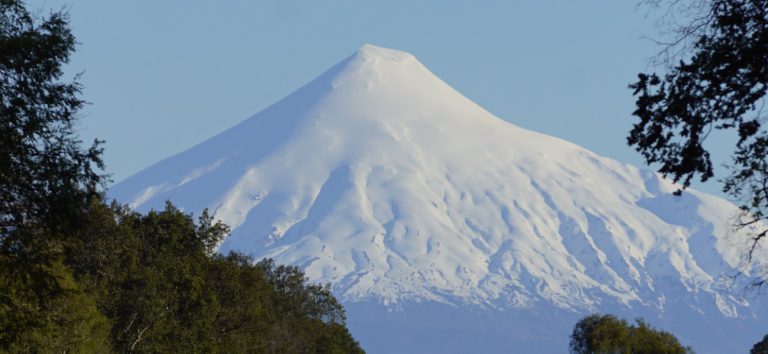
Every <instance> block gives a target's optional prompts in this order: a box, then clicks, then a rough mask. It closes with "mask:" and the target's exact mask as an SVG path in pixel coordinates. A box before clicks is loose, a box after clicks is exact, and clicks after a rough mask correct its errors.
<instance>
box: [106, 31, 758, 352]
mask: <svg viewBox="0 0 768 354" xmlns="http://www.w3.org/2000/svg"><path fill="white" fill-rule="evenodd" d="M674 190H676V186H674V185H673V184H672V183H670V182H669V181H666V180H664V179H663V178H661V177H660V176H658V175H657V174H655V173H653V172H649V171H643V170H641V169H638V168H636V167H633V166H630V165H627V164H623V163H620V162H617V161H614V160H611V159H608V158H605V157H601V156H598V155H596V154H594V153H592V152H590V151H588V150H586V149H584V148H582V147H579V146H577V145H574V144H572V143H569V142H566V141H563V140H560V139H557V138H554V137H551V136H547V135H543V134H540V133H536V132H532V131H529V130H525V129H522V128H519V127H517V126H515V125H513V124H510V123H509V122H506V121H504V120H501V119H499V118H497V117H495V116H493V115H492V114H490V113H489V112H487V111H486V110H484V109H483V108H482V107H480V106H478V105H477V104H475V103H473V102H472V101H471V100H469V99H467V98H466V97H464V96H463V95H461V94H460V93H459V92H457V91H456V90H454V89H453V88H451V87H450V86H448V85H447V84H446V83H444V82H443V81H441V80H440V79H439V78H437V77H436V76H435V75H434V74H432V73H431V72H430V71H429V70H428V69H427V68H426V67H425V66H424V65H422V64H421V63H420V62H419V61H418V60H417V59H416V58H415V57H414V56H413V55H411V54H408V53H405V52H401V51H396V50H391V49H385V48H380V47H376V46H372V45H365V46H363V47H362V48H360V49H359V50H358V51H357V52H356V53H355V54H353V55H352V56H350V57H348V58H347V59H345V60H343V61H341V62H340V63H338V64H337V65H335V66H333V67H332V68H331V69H329V70H328V71H326V72H325V73H323V74H322V75H321V76H319V77H318V78H317V79H315V80H313V81H312V82H310V83H309V84H307V85H305V86H304V87H302V88H300V89H298V90H297V91H295V92H294V93H292V94H291V95H289V96H288V97H286V98H284V99H282V100H281V101H279V102H277V103H275V104H274V105H272V106H271V107H269V108H267V109H265V110H264V111H262V112H259V113H258V114H256V115H254V116H252V117H250V118H248V119H246V120H245V121H243V122H241V123H240V124H238V125H236V126H234V127H232V128H230V129H228V130H226V131H224V132H222V133H221V134H218V135H216V136H214V137H213V138H211V139H209V140H207V141H205V142H203V143H201V144H199V145H197V146H195V147H193V148H191V149H189V150H187V151H184V152H182V153H180V154H178V155H176V156H173V157H170V158H168V159H166V160H163V161H161V162H159V163H157V164H155V165H154V166H151V167H149V168H147V169H146V170H144V171H142V172H140V173H138V174H136V175H134V176H132V177H130V178H128V179H126V180H125V181H123V182H121V183H118V184H117V185H115V186H113V187H112V188H111V189H110V190H109V194H110V196H112V197H115V198H116V199H118V200H120V201H123V202H126V203H129V204H130V205H131V206H133V207H135V208H137V209H139V210H147V209H151V208H161V207H162V205H163V203H164V202H165V201H166V200H171V201H173V202H174V203H175V204H177V205H178V206H180V207H182V208H184V209H185V210H187V211H191V212H196V213H198V212H200V211H201V210H202V209H204V208H208V209H209V210H211V211H213V214H214V216H215V217H216V218H218V219H220V220H222V221H223V222H225V223H227V224H228V225H230V226H231V227H232V230H233V231H232V234H231V235H230V236H229V237H228V238H227V239H226V240H224V242H223V243H222V245H221V246H220V250H219V251H220V252H227V251H228V250H237V251H240V252H244V253H247V254H250V255H252V256H254V257H256V258H261V257H271V258H274V259H275V260H276V261H277V262H278V263H286V264H294V265H298V266H300V267H301V268H302V269H304V271H305V272H306V274H307V275H308V277H309V278H310V279H311V280H312V281H316V282H330V283H332V284H333V289H334V292H335V294H336V295H337V296H338V297H339V298H340V299H342V300H343V301H344V303H345V304H346V305H347V308H348V309H350V310H349V317H350V327H351V329H352V331H353V334H355V335H357V336H358V337H360V338H361V340H362V344H363V346H364V347H366V349H368V350H369V351H371V352H378V351H380V352H393V351H396V352H404V351H414V352H425V351H431V352H440V351H442V352H445V351H449V352H450V351H464V350H465V349H469V348H470V347H469V345H472V347H471V348H472V349H473V350H475V351H476V349H479V350H480V352H509V351H510V350H512V349H510V348H513V349H514V348H517V349H519V350H523V351H525V348H530V349H531V350H534V351H535V352H549V351H551V352H563V351H565V350H566V348H567V336H568V334H569V331H570V328H571V326H572V325H573V323H574V322H575V320H576V319H577V318H578V316H580V315H583V314H585V313H589V312H593V311H605V312H613V313H617V314H620V315H622V314H623V315H626V316H628V317H630V318H631V317H637V316H643V317H645V318H646V319H647V320H649V321H650V322H651V323H654V324H660V325H662V326H666V327H665V328H666V329H668V330H671V331H673V332H675V333H676V334H679V336H680V338H681V340H682V341H683V342H684V343H686V344H691V345H694V346H695V349H697V351H698V352H699V353H707V352H732V351H733V350H739V351H746V349H747V348H749V346H750V345H751V343H753V342H755V341H757V340H758V339H759V338H760V337H761V336H762V335H763V334H764V333H762V332H763V331H764V329H765V328H766V324H768V322H766V320H765V318H764V316H765V311H764V307H763V306H759V305H755V304H752V303H751V302H754V300H756V299H750V298H749V297H748V296H745V294H744V293H743V292H739V290H741V289H740V288H738V287H735V289H736V290H734V285H733V284H730V283H734V282H736V283H738V281H739V279H740V278H736V279H735V280H734V279H733V278H729V277H727V276H730V275H734V274H738V273H740V272H742V271H743V269H742V267H740V265H741V264H740V262H739V261H740V255H741V253H740V252H741V251H742V250H743V246H744V245H745V240H746V238H745V237H744V236H743V235H741V236H740V235H733V234H732V233H731V232H730V231H729V228H728V222H729V220H730V218H731V217H732V216H734V215H735V214H736V212H737V208H736V207H735V206H734V205H732V204H730V203H729V202H727V201H725V200H722V199H720V198H717V197H713V196H709V195H706V194H703V193H699V192H696V191H692V190H689V191H686V192H685V193H684V194H683V195H682V196H681V197H675V196H673V195H672V194H671V193H672V192H673V191H674ZM760 252H762V250H761V251H760ZM749 272H751V271H748V272H747V274H745V276H747V277H748V276H750V274H749ZM724 276H725V277H724ZM724 279H725V280H727V282H726V281H725V280H724ZM737 285H738V284H737ZM425 314H428V315H425ZM473 316H475V317H473ZM374 318H375V320H374ZM459 318H461V320H458V319H459ZM473 321H474V322H473ZM494 321H495V322H494ZM446 322H448V323H452V325H449V324H447V323H446ZM530 322H535V323H530ZM468 326H470V327H468ZM471 326H479V327H471ZM483 326H485V327H483ZM729 326H730V327H729ZM733 326H738V327H739V328H740V329H738V331H739V333H723V328H734V327H733ZM734 331H736V330H734ZM447 333H450V335H446V334H447ZM382 336H383V337H385V338H381V337H382ZM387 336H398V338H401V339H400V340H390V339H386V337H387ZM409 338H410V339H409ZM725 338H728V340H724V339H725ZM702 343H703V344H705V345H707V346H708V347H707V348H700V347H699V346H698V345H699V344H702ZM464 346H466V347H464ZM478 346H479V347H478ZM723 350H724V351H723ZM512 351H515V350H512Z"/></svg>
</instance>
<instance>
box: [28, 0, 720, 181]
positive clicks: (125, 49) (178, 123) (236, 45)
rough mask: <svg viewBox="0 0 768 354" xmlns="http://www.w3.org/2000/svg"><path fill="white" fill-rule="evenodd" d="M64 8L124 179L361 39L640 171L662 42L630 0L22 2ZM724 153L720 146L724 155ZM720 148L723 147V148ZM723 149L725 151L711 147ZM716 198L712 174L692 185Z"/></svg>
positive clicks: (117, 173) (88, 94) (253, 108)
mask: <svg viewBox="0 0 768 354" xmlns="http://www.w3.org/2000/svg"><path fill="white" fill-rule="evenodd" d="M28 5H29V6H30V7H31V8H32V9H36V10H39V11H41V12H47V11H48V10H49V9H60V8H62V7H66V8H67V9H68V11H69V12H70V15H71V25H72V28H73V30H74V33H75V35H76V37H77V38H78V41H79V42H80V45H79V46H78V48H77V53H76V54H75V55H74V57H73V59H72V61H71V63H70V65H69V66H68V68H69V71H70V72H72V73H74V72H80V71H83V72H84V74H83V77H82V79H81V82H82V83H83V84H84V86H85V90H84V97H85V99H86V100H88V101H89V102H91V105H89V106H88V107H87V108H86V109H85V110H84V116H83V119H82V121H81V128H82V132H83V137H84V138H86V139H89V140H90V139H93V138H94V137H98V138H102V139H105V140H106V141H107V143H106V149H107V150H106V155H105V157H106V162H107V169H108V171H109V172H111V173H112V174H113V176H112V178H113V179H114V180H115V181H120V180H122V179H124V178H126V177H128V176H130V175H131V174H133V173H136V172H138V171H139V170H141V169H143V168H145V167H148V166H149V165H151V164H153V163H155V162H158V161H160V160H161V159H163V158H165V157H168V156H171V155H173V154H175V153H178V152H181V151H183V150H185V149H187V148H189V147H191V146H193V145H195V144H196V143H199V142H201V141H203V140H204V139H206V138H208V137H211V136H213V135H214V134H216V133H218V132H220V131H222V130H224V129H226V128H228V127H231V126H232V125H234V124H236V123H238V122H239V121H241V120H243V119H245V118H247V117H249V116H251V115H253V114H255V113H257V112H258V111H260V110H262V109H264V108H266V107H267V106H269V105H270V104H271V103H274V102H275V101H277V100H279V99H280V98H282V97H284V96H286V95H287V94H289V93H290V92H292V91H293V90H295V89H297V88H299V87H300V86H302V85H303V84H305V83H307V82H308V81H310V80H311V79H313V78H314V77H316V76H317V75H319V74H320V73H322V72H323V71H324V70H325V69H327V68H329V67H330V66H332V65H333V64H335V63H336V62H338V61H340V60H342V59H344V58H345V57H347V56H349V55H351V54H352V53H353V52H354V51H355V50H357V48H359V47H360V46H361V45H362V44H364V43H371V44H374V45H378V46H383V47H389V48H395V49H400V50H405V51H408V52H410V53H412V54H414V55H415V56H416V57H417V58H419V60H420V61H421V62H422V63H424V64H425V65H426V66H427V67H428V68H430V69H431V70H432V71H433V72H434V73H435V74H437V75H438V76H439V77H441V78H442V79H443V80H445V81H446V82H447V83H448V84H450V85H452V86H453V87H454V88H456V89H457V90H458V91H460V92H462V93H463V94H465V95H466V96H467V97H469V98H470V99H472V100H474V101H475V102H477V103H479V104H480V105H482V106H483V107H485V108H486V109H487V110H489V111H490V112H492V113H494V114H496V115H497V116H499V117H501V118H503V119H506V120H508V121H510V122H513V123H514V124H517V125H519V126H521V127H524V128H528V129H533V130H536V131H540V132H544V133H547V134H550V135H554V136H557V137H560V138H563V139H566V140H569V141H572V142H574V143H577V144H579V145H582V146H584V147H586V148H589V149H591V150H593V151H595V152H596V153H598V154H601V155H604V156H608V157H612V158H615V159H617V160H620V161H624V162H628V163H632V164H635V165H642V160H641V158H640V156H639V155H638V154H637V153H635V152H634V151H633V150H632V149H630V148H628V147H627V146H626V145H625V137H626V134H627V132H628V130H629V129H630V128H631V125H632V123H633V122H634V119H633V118H632V117H631V112H632V110H633V107H634V99H633V97H632V95H631V91H630V90H629V89H628V88H627V85H628V84H629V83H630V82H632V81H634V79H635V77H636V74H637V73H638V72H640V71H645V70H649V69H653V68H652V67H650V66H649V64H648V59H649V58H650V57H651V56H653V54H655V53H656V51H657V50H658V49H659V48H658V47H656V46H655V45H654V44H653V43H652V42H651V41H650V40H648V39H645V38H644V37H643V36H656V31H655V30H654V27H653V23H654V18H655V15H656V14H654V13H650V15H649V11H648V9H645V8H638V7H637V4H636V2H635V1H633V0H583V1H573V0H524V1H523V0H520V1H518V0H498V1H487V0H473V1H469V0H465V1H458V0H387V1H365V0H306V1H298V0H248V1H246V0H230V1H215V2H214V1H192V0H185V1H181V0H175V1H171V0H167V1H157V0H154V1H146V0H142V1H139V0H132V1H104V0H77V1H74V0H35V1H31V0H28ZM719 150H723V149H719ZM726 156H727V155H726ZM715 157H716V159H720V160H721V159H722V157H723V154H715ZM696 187H697V188H698V189H701V190H704V191H708V192H712V193H718V192H719V190H720V186H719V184H717V183H708V184H707V185H697V186H696Z"/></svg>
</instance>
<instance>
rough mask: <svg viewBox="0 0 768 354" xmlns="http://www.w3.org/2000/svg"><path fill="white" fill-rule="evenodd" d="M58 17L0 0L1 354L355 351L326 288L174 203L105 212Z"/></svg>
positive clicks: (97, 156)
mask: <svg viewBox="0 0 768 354" xmlns="http://www.w3.org/2000/svg"><path fill="white" fill-rule="evenodd" d="M74 48H75V38H74V36H73V35H72V33H71V32H70V29H69V22H68V17H67V14H66V13H64V12H53V13H51V14H49V15H47V16H42V17H41V16H35V15H32V14H31V13H30V12H29V11H28V10H27V9H26V7H25V6H24V4H23V3H22V2H21V1H19V0H0V352H3V353H5V352H10V353H111V352H116V353H360V352H362V350H361V349H360V346H359V345H358V343H357V342H356V341H355V340H354V339H353V338H352V336H351V335H350V334H349V332H348V330H347V328H346V326H345V315H344V310H343V308H342V306H341V305H340V304H339V303H338V302H337V301H336V299H335V298H334V297H333V296H332V295H331V292H330V289H329V286H328V285H325V286H322V285H316V284H311V283H308V282H307V280H306V278H305V276H304V274H303V273H302V272H301V271H300V270H299V269H298V268H296V267H288V266H279V265H276V264H274V263H273V262H272V261H270V260H264V261H261V262H258V263H254V262H253V261H252V260H251V259H249V258H248V257H246V256H244V255H241V254H237V253H231V254H229V255H219V254H217V253H215V252H214V249H215V247H216V245H217V244H218V243H219V242H220V241H221V240H222V238H223V237H224V236H225V235H226V234H227V232H228V230H227V228H226V226H224V225H222V224H219V223H215V222H214V221H213V220H212V218H211V217H210V216H209V215H208V214H207V213H203V215H201V216H200V217H199V219H197V220H195V219H194V218H193V217H192V215H190V214H185V213H183V212H181V211H180V210H178V209H177V208H175V207H174V206H173V205H171V204H168V205H166V207H165V209H164V210H162V211H152V212H149V213H147V214H139V213H137V212H134V211H132V210H130V209H129V208H127V207H124V206H121V205H118V204H108V203H106V202H105V200H104V196H103V190H104V187H103V186H104V184H105V183H106V177H105V175H104V173H103V163H102V160H101V156H102V152H103V150H102V147H101V142H99V141H96V142H94V144H93V145H91V146H90V147H84V146H83V144H82V142H81V141H80V140H79V137H78V134H77V132H76V130H75V129H74V127H75V124H76V122H77V117H78V112H79V110H80V109H81V108H82V107H83V105H84V104H85V102H84V101H83V100H82V99H81V98H80V97H79V96H80V93H81V86H80V84H79V83H78V82H77V79H76V78H75V79H74V80H72V81H66V80H63V79H62V78H63V71H62V65H63V64H65V63H67V61H68V59H69V56H70V55H71V53H72V52H73V51H74Z"/></svg>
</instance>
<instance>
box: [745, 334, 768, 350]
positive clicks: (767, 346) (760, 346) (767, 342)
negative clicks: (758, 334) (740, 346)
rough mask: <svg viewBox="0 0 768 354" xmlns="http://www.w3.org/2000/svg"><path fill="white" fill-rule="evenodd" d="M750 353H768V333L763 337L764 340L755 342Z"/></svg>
mask: <svg viewBox="0 0 768 354" xmlns="http://www.w3.org/2000/svg"><path fill="white" fill-rule="evenodd" d="M749 354H768V335H766V336H765V337H763V339H762V340H760V341H759V342H757V343H755V345H754V346H752V349H751V350H750V351H749Z"/></svg>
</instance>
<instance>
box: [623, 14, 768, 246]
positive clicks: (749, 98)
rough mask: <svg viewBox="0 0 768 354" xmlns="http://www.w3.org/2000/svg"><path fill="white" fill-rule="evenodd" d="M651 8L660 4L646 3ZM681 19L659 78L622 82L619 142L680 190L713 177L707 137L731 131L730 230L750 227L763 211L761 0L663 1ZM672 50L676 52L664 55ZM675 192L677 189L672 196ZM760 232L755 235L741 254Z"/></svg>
mask: <svg viewBox="0 0 768 354" xmlns="http://www.w3.org/2000/svg"><path fill="white" fill-rule="evenodd" d="M653 2H654V3H657V4H658V3H659V2H660V1H653ZM681 3H685V4H686V6H685V7H683V8H684V9H687V10H688V11H689V12H688V13H687V16H688V20H689V22H688V23H687V24H686V25H684V26H679V27H677V28H676V30H675V31H673V32H674V33H675V36H674V37H673V39H672V40H671V41H670V42H669V43H665V44H666V45H667V47H666V49H665V51H664V52H663V53H664V54H665V57H664V58H665V59H666V60H670V58H680V57H683V59H679V61H676V62H675V63H673V64H672V63H670V64H672V65H671V68H670V69H669V71H668V72H667V73H666V74H664V75H658V74H655V73H652V74H647V73H641V74H639V75H638V80H637V82H635V83H633V84H632V85H630V88H631V89H633V90H634V95H635V96H637V101H636V107H637V109H636V110H635V111H634V113H633V114H634V115H635V116H636V117H637V118H638V119H639V122H637V123H636V124H635V125H634V127H633V128H632V130H631V131H630V133H629V136H628V138H627V142H628V144H629V145H631V146H633V147H635V149H636V150H637V151H638V152H640V153H641V154H642V155H643V157H644V158H645V160H646V161H647V162H648V163H649V164H657V165H658V166H659V168H658V171H659V172H661V173H662V174H664V175H665V176H670V177H672V178H673V179H674V181H675V182H680V183H681V184H682V186H683V188H685V187H688V186H689V185H690V183H691V181H692V180H693V179H694V178H695V177H696V176H698V177H699V178H700V180H701V181H706V180H708V179H710V178H712V177H713V176H714V172H713V165H712V160H711V157H710V153H709V150H708V149H707V148H706V147H705V141H706V139H707V136H708V135H709V134H710V132H711V131H713V130H718V129H719V130H734V131H736V132H737V134H738V142H737V143H736V146H735V147H734V149H733V152H732V159H731V162H730V164H729V169H730V175H729V176H727V177H725V178H724V179H723V182H724V185H723V190H724V191H725V192H726V193H729V194H730V195H731V196H733V197H734V198H736V199H737V200H739V201H740V202H741V208H742V210H743V214H742V216H741V219H740V221H739V223H738V225H737V226H740V227H746V226H750V225H758V223H759V222H760V221H761V220H763V219H764V218H765V217H766V215H768V214H766V212H767V211H768V160H766V153H768V132H766V130H765V129H764V128H763V125H762V123H763V121H764V119H765V115H764V113H763V111H762V107H763V105H764V103H765V95H766V85H767V84H768V0H728V1H726V0H690V1H687V2H686V1H682V0H670V1H669V4H668V5H669V6H678V7H679V6H681ZM672 48H682V49H680V50H679V51H677V52H674V54H675V55H669V53H670V51H671V50H672ZM679 193H680V191H678V194H679ZM766 234H768V229H763V230H758V231H757V232H756V233H755V235H754V237H753V241H754V242H753V243H752V247H751V249H750V250H749V253H748V260H751V258H752V254H753V251H754V249H755V247H756V245H757V244H758V241H759V240H761V239H762V238H763V237H765V236H766Z"/></svg>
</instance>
